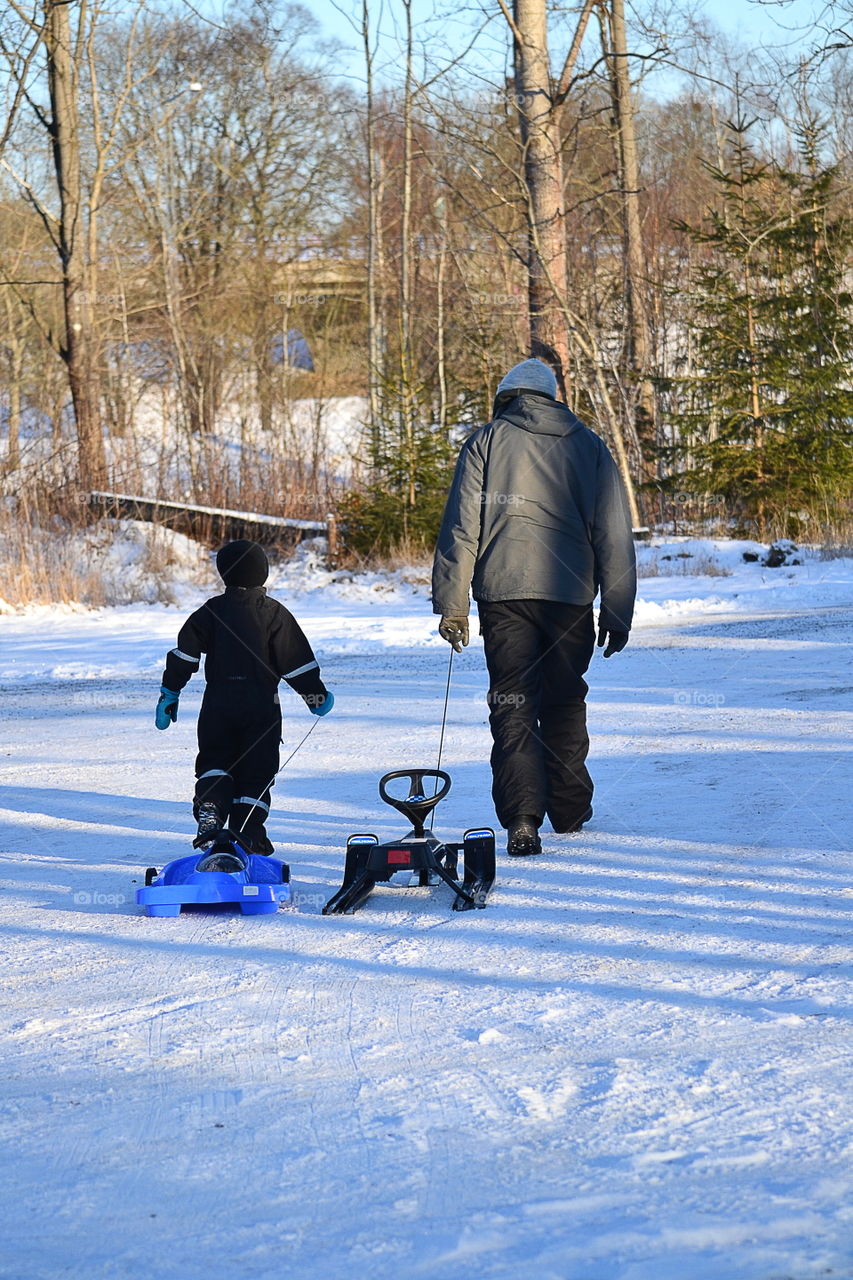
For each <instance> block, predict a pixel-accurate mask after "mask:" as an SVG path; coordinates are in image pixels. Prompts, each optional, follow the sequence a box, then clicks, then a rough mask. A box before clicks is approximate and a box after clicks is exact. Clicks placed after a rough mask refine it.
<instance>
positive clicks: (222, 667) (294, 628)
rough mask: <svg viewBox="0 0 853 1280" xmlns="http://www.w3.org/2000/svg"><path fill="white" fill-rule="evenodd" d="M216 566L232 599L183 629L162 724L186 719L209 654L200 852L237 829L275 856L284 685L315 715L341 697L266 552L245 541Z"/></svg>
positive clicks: (200, 765) (220, 600) (220, 599)
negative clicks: (273, 790) (279, 590)
mask: <svg viewBox="0 0 853 1280" xmlns="http://www.w3.org/2000/svg"><path fill="white" fill-rule="evenodd" d="M216 567H217V569H218V570H219V573H220V575H221V577H222V580H223V582H224V583H225V592H224V594H223V595H221V596H214V597H213V599H211V600H208V601H207V602H206V603H205V604H203V605H202V606H201V608H200V609H197V610H196V612H195V613H194V614H193V615H192V616H191V617H190V618H188V619H187V621H186V622H185V623H184V625H183V626H182V627H181V630H180V632H179V633H178V644H177V647H176V648H175V649H172V650H170V652H169V654H168V655H167V657H166V669H165V671H164V672H163V683H162V685H161V687H160V700H159V702H158V703H157V712H156V715H155V724H156V725H157V728H158V729H168V727H169V725H170V724H171V723H172V722H173V721H174V720H175V719H177V715H178V698H179V697H180V692H181V690H182V689H183V687H184V685H185V684H186V683H187V681H188V680H189V678H190V676H191V675H192V674H193V672H194V671H197V670H198V667H199V662H200V660H201V655H202V654H205V655H206V657H205V663H204V676H205V680H206V681H207V687H206V688H205V691H204V698H203V700H202V704H201V711H200V713H199V717H198V757H197V759H196V766H195V772H196V785H195V797H194V800H193V816H194V817H195V819H196V821H197V822H198V835H197V836H196V838H195V840H194V841H193V845H194V847H195V848H201V847H203V846H204V845H207V844H210V843H211V842H212V841H213V839H214V837H215V836H216V833H217V832H218V831H219V830H220V829H221V828H222V827H225V826H228V827H230V828H231V830H232V831H234V832H235V833H241V843H242V844H244V845H245V847H246V848H247V850H248V852H250V853H263V854H270V853H272V852H273V846H272V844H271V843H270V841H269V839H268V837H267V833H266V830H265V828H264V822H265V820H266V817H267V815H268V813H269V811H270V808H269V806H270V787H271V786H272V781H273V780H274V778H275V775H276V773H277V772H278V766H279V755H278V747H279V742H280V741H281V707H280V705H279V697H278V682H279V680H286V681H287V683H288V684H289V685H290V687H291V689H294V690H295V691H296V693H298V694H299V695H300V697H301V698H302V699H303V700H304V702H305V703H306V705H307V706H308V708H309V710H310V711H311V713H312V714H313V715H315V716H324V715H326V714H327V713H328V712H329V711H331V709H332V707H333V706H334V703H335V699H334V697H333V695H332V694H331V693H330V692H329V690H328V689H327V688H326V686H325V685H324V684H323V682H322V680H321V679H320V664H319V663H318V662H317V659H316V658H315V657H314V654H313V652H312V651H311V646H310V644H309V643H308V641H307V639H306V638H305V635H304V633H303V631H302V628H301V627H300V626H299V623H298V622H297V621H296V619H295V618H294V617H293V615H292V614H291V613H289V612H288V611H287V609H285V608H284V606H283V605H280V604H279V603H278V601H277V600H272V599H270V597H269V596H268V595H267V592H266V587H265V586H264V585H263V584H264V583H265V582H266V580H267V576H268V574H269V562H268V560H267V557H266V553H265V552H264V549H263V547H260V546H258V544H257V543H256V542H248V541H245V540H244V539H240V540H239V541H236V542H229V543H227V544H226V545H225V546H224V547H223V548H222V549H221V550H220V551H219V553H218V554H217V556H216Z"/></svg>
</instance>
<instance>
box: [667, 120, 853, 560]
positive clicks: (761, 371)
mask: <svg viewBox="0 0 853 1280" xmlns="http://www.w3.org/2000/svg"><path fill="white" fill-rule="evenodd" d="M728 127H729V130H730V135H731V162H730V164H729V165H728V167H727V168H725V169H724V168H712V167H711V166H709V169H710V172H711V173H712V175H713V177H714V179H715V181H716V182H717V184H718V186H719V188H720V191H721V195H722V200H721V207H720V208H719V209H717V210H711V211H709V214H708V222H707V224H706V225H705V226H703V227H691V226H688V225H686V224H680V225H681V229H682V230H684V231H686V232H687V234H688V235H689V236H690V237H691V239H692V240H693V241H694V242H695V243H696V244H699V245H702V246H705V249H706V254H707V260H706V262H705V264H704V265H703V267H702V269H701V270H700V272H699V273H698V277H697V280H696V288H695V294H694V297H693V298H692V299H691V301H692V308H691V313H690V316H689V321H688V323H689V327H690V329H691V338H692V346H693V365H694V370H693V371H692V372H691V374H690V376H688V377H685V378H683V379H677V380H674V381H673V383H671V384H670V390H671V391H672V392H673V393H674V400H675V402H676V403H677V411H676V412H675V413H673V414H672V417H671V420H672V422H673V425H674V426H675V428H676V433H677V439H678V444H677V445H676V447H675V453H676V455H677V456H678V458H679V460H680V461H681V463H682V465H684V464H686V467H685V469H684V470H681V472H680V474H679V476H678V477H677V484H678V486H679V487H681V488H682V489H683V488H689V489H693V490H694V491H696V492H697V493H702V494H714V495H719V496H720V497H721V498H723V499H724V500H725V502H726V505H727V508H728V509H729V511H731V512H733V513H734V514H735V515H737V516H738V517H739V518H740V519H741V520H743V521H745V522H747V523H749V524H751V525H753V526H754V527H755V529H756V531H757V532H758V533H759V534H760V535H762V536H763V535H765V534H766V533H767V532H768V531H772V532H774V533H800V532H804V531H807V528H808V525H809V524H813V525H817V526H819V525H825V524H827V523H832V522H833V521H834V520H835V519H837V518H838V516H839V514H840V507H841V506H842V505H843V504H845V503H847V502H849V499H850V495H851V486H853V386H851V364H850V358H851V352H853V319H851V315H852V313H851V308H853V298H851V294H850V290H849V287H848V277H849V270H850V259H851V246H853V230H851V226H850V223H849V222H848V220H847V219H846V218H845V217H844V216H843V215H842V213H841V212H840V211H839V208H838V205H839V203H840V202H837V201H836V199H835V189H836V183H837V174H836V170H835V169H834V168H830V167H821V165H820V162H819V154H818V149H819V132H818V131H817V130H816V129H815V128H814V127H813V126H808V127H806V128H804V129H803V132H802V135H801V138H800V144H801V146H800V155H801V164H800V166H799V167H798V168H796V169H786V168H784V167H783V166H781V165H778V164H764V163H762V162H760V161H759V160H758V159H757V158H756V157H755V155H754V154H753V153H752V151H751V150H750V147H749V144H748V140H747V134H748V130H749V128H750V124H749V123H748V122H746V121H744V120H743V118H742V117H740V118H739V119H738V120H737V121H736V122H734V123H732V124H730V125H729V126H728ZM708 251H710V252H708Z"/></svg>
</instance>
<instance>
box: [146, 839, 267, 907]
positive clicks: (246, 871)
mask: <svg viewBox="0 0 853 1280" xmlns="http://www.w3.org/2000/svg"><path fill="white" fill-rule="evenodd" d="M222 834H223V838H222V839H220V840H217V842H216V843H215V844H214V846H213V848H210V849H204V850H202V851H201V852H199V853H194V854H192V855H191V857H189V858H176V859H175V861H174V862H170V863H169V864H168V865H167V866H165V867H164V868H163V870H162V871H161V872H159V874H158V872H157V868H156V867H149V868H148V870H147V871H146V873H145V888H144V889H137V890H136V901H137V904H138V905H139V906H140V907H144V908H145V910H146V911H147V913H148V915H149V916H177V915H180V911H181V907H221V906H223V905H225V906H232V907H239V908H240V910H241V911H242V913H243V915H246V916H265V915H272V914H273V912H275V911H277V910H278V908H279V904H280V903H287V902H290V901H291V895H290V868H289V866H288V865H287V863H286V862H279V861H278V859H277V858H267V857H264V856H263V855H261V854H257V853H247V852H246V851H245V849H243V848H241V846H240V845H239V844H238V842H237V837H236V836H232V835H231V833H230V832H223V833H222Z"/></svg>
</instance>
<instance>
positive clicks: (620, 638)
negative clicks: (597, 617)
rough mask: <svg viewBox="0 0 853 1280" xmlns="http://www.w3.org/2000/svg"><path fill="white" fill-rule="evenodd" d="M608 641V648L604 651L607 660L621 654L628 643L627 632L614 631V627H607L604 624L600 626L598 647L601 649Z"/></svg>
mask: <svg viewBox="0 0 853 1280" xmlns="http://www.w3.org/2000/svg"><path fill="white" fill-rule="evenodd" d="M605 641H607V648H606V649H605V650H604V656H605V658H609V657H610V656H611V654H614V653H621V652H622V650H623V649H624V648H625V645H626V644H627V643H628V632H627V631H614V630H613V628H612V627H606V626H604V624H603V623H599V625H598V647H599V649H600V648H601V646H602V645H603V644H604V642H605Z"/></svg>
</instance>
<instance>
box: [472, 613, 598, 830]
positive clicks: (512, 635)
mask: <svg viewBox="0 0 853 1280" xmlns="http://www.w3.org/2000/svg"><path fill="white" fill-rule="evenodd" d="M478 609H479V614H480V630H481V631H482V634H483V646H484V648H485V653H486V665H487V666H488V669H489V725H490V727H491V730H492V739H493V744H494V745H493V747H492V796H493V798H494V802H495V810H496V812H497V815H498V821H499V822H500V823H501V825H502V826H504V827H508V826H509V825H510V823H511V822H512V821H513V819H514V818H517V817H519V816H520V815H521V814H525V815H527V816H529V817H532V818H535V819H536V821H537V822H538V823H541V822H542V820H543V818H544V817H545V815H546V814H547V815H548V817H549V818H550V820H551V823H552V825H553V827H554V830H555V831H567V830H569V829H570V828H571V827H572V826H573V825H574V824H575V822H577V821H578V820H579V819H580V818H581V817H582V816H583V815H584V813H585V812H586V810H587V809H588V808H589V805H590V802H591V800H592V791H593V787H592V779H591V778H590V776H589V773H588V772H587V768H586V763H585V761H586V757H587V753H588V751H589V737H588V735H587V729H586V702H585V698H586V694H587V691H588V687H589V686H588V685H587V683H586V681H585V680H584V678H583V677H584V673H585V672H586V670H587V667H588V666H589V664H590V660H591V658H592V654H593V649H594V647H595V629H594V626H593V618H592V605H573V604H562V603H560V602H559V601H556V600H503V601H500V602H493V603H486V602H485V601H484V602H481V603H480V604H479V605H478Z"/></svg>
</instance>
